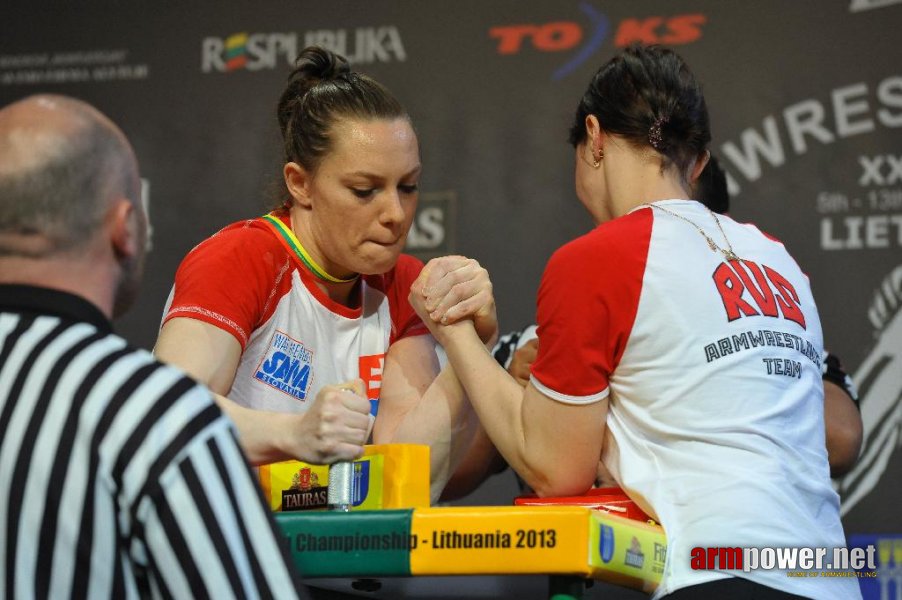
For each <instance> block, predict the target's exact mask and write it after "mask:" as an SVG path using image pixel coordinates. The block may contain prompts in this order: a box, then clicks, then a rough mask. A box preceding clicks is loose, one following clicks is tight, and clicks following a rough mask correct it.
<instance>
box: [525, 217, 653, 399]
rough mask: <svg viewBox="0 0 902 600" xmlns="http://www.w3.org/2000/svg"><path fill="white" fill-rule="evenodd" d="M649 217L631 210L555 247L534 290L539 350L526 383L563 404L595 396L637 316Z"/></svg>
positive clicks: (602, 390)
mask: <svg viewBox="0 0 902 600" xmlns="http://www.w3.org/2000/svg"><path fill="white" fill-rule="evenodd" d="M651 224H652V216H651V211H650V210H643V211H638V212H636V213H632V214H630V215H627V216H625V217H621V218H620V219H616V220H614V221H610V222H609V223H606V224H604V225H601V226H599V227H598V228H596V229H595V230H594V231H592V232H591V233H589V234H588V235H585V236H583V237H581V238H578V239H576V240H574V241H573V242H570V243H569V244H567V245H565V246H564V247H563V248H561V249H560V250H558V251H557V252H555V253H554V255H553V256H552V257H551V260H549V261H548V265H547V266H546V268H545V272H544V274H543V275H542V282H541V284H540V286H539V294H538V308H537V319H538V325H539V329H538V335H539V340H540V341H539V354H538V356H537V358H536V362H535V363H533V365H532V368H531V372H532V375H533V377H532V382H533V385H535V386H536V388H538V389H539V391H541V392H542V393H543V394H545V395H546V396H549V397H551V398H554V399H555V400H558V401H561V402H566V403H570V404H587V403H591V402H597V401H599V400H602V399H603V398H605V397H606V396H607V394H608V381H609V378H610V376H611V374H612V373H613V372H614V369H616V367H617V364H618V363H619V362H620V357H621V356H622V355H623V351H624V349H625V348H626V344H627V342H628V341H629V336H630V331H631V330H632V327H633V322H634V321H635V318H636V312H637V310H638V306H639V296H640V294H641V292H642V278H643V276H644V273H645V262H646V258H647V256H648V245H649V240H650V237H651Z"/></svg>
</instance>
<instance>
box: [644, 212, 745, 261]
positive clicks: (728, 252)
mask: <svg viewBox="0 0 902 600" xmlns="http://www.w3.org/2000/svg"><path fill="white" fill-rule="evenodd" d="M639 206H647V207H648V208H657V209H658V210H661V211H664V212H666V213H667V214H668V215H672V216H674V217H676V218H677V219H682V220H683V221H686V222H687V223H689V224H690V225H692V226H693V227H695V229H696V231H698V232H699V233H700V234H702V237H703V238H705V241H707V242H708V247H709V248H711V251H712V252H720V253H721V254H723V256H724V258H726V259H727V260H739V257H738V256H736V253H735V252H733V245H732V244H730V240H729V239H728V238H727V234H726V233H725V232H724V230H723V227H722V226H721V225H720V219H718V218H717V215H716V214H715V213H714V211H713V210H711V209H710V208H708V207H707V206H705V208H708V212H709V213H711V216H712V217H713V218H714V222H715V223H717V228H718V229H719V230H720V235H722V236H723V239H724V241H725V242H726V243H727V247H726V248H722V247H720V246H719V245H717V243H716V242H715V241H714V240H712V239H711V236H709V235H708V234H707V233H705V231H704V230H703V229H702V228H701V227H699V226H698V224H697V223H696V222H695V221H692V220H691V219H687V218H686V217H684V216H683V215H681V214H678V213H675V212H673V211H672V210H667V209H666V208H664V207H663V206H658V205H657V204H650V203H648V202H646V203H644V204H640V205H639Z"/></svg>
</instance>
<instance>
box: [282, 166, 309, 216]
mask: <svg viewBox="0 0 902 600" xmlns="http://www.w3.org/2000/svg"><path fill="white" fill-rule="evenodd" d="M282 176H283V177H284V178H285V187H286V188H288V193H289V194H291V197H292V198H294V201H295V202H297V203H298V204H299V205H301V206H303V207H304V208H311V206H312V205H313V203H312V201H311V198H310V184H311V181H312V175H311V174H310V173H309V172H308V171H307V169H305V168H304V167H302V166H301V165H299V164H298V163H296V162H290V163H286V164H285V166H284V167H283V168H282Z"/></svg>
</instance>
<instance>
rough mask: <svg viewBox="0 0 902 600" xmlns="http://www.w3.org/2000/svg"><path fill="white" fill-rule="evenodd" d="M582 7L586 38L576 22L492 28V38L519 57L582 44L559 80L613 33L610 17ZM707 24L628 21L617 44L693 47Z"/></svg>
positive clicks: (684, 19)
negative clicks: (525, 51) (527, 52)
mask: <svg viewBox="0 0 902 600" xmlns="http://www.w3.org/2000/svg"><path fill="white" fill-rule="evenodd" d="M579 8H580V10H581V11H582V12H583V14H584V15H586V17H587V18H588V20H589V24H588V32H587V35H585V36H584V34H585V33H586V31H585V30H584V26H583V25H580V24H579V23H574V22H573V21H555V22H553V23H544V24H520V25H501V26H497V27H492V28H491V29H490V30H489V36H490V37H492V38H493V39H497V40H498V47H497V51H498V54H519V53H520V52H521V51H523V49H524V48H525V47H530V46H531V47H532V48H534V49H536V50H538V51H540V52H562V51H564V50H571V49H574V48H577V46H578V45H579V44H580V43H581V42H582V45H581V46H579V48H578V51H577V53H576V54H575V55H574V56H573V57H572V58H571V59H570V60H569V61H568V62H566V63H565V64H563V65H562V66H560V67H559V68H558V69H557V70H556V71H555V72H554V73H553V74H552V76H551V78H552V79H555V80H557V79H562V78H564V77H566V76H567V75H569V74H570V73H572V72H573V71H575V70H576V69H577V67H579V66H580V65H581V64H583V63H584V62H586V60H588V59H589V57H591V56H592V55H593V54H595V52H597V51H598V49H599V48H601V45H602V44H603V43H604V41H605V40H606V39H607V37H608V34H609V33H610V31H611V25H610V22H609V20H608V18H607V17H606V16H605V15H604V14H603V13H601V12H599V11H598V10H597V9H596V8H595V7H594V6H592V5H591V4H589V3H588V2H580V4H579ZM706 21H707V17H706V16H705V15H703V14H699V13H691V14H683V15H674V16H669V17H664V16H652V17H645V18H641V19H640V18H628V19H624V20H623V21H621V22H620V23H619V24H618V26H617V31H616V32H615V34H614V45H615V46H617V47H618V48H622V47H624V46H628V45H630V44H632V43H634V42H639V43H642V44H666V45H671V46H673V45H678V44H689V43H691V42H694V41H696V40H698V39H699V38H701V36H702V31H701V28H702V25H704V24H705V22H706ZM584 37H585V38H586V40H585V42H583V38H584Z"/></svg>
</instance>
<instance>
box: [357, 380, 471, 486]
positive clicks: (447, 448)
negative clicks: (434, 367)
mask: <svg viewBox="0 0 902 600" xmlns="http://www.w3.org/2000/svg"><path fill="white" fill-rule="evenodd" d="M377 423H378V419H377ZM476 425H477V422H476V415H475V413H474V412H473V408H472V406H471V405H470V402H469V400H468V399H467V396H466V394H465V393H464V390H463V388H462V387H461V385H460V383H459V382H458V380H457V377H456V376H455V374H454V370H453V369H452V367H451V366H450V365H447V366H446V367H445V368H444V369H443V370H442V371H441V372H440V373H439V375H438V376H437V377H435V379H434V380H433V381H432V383H431V384H429V386H428V387H427V388H426V390H424V391H423V392H422V395H421V396H420V398H419V401H417V402H416V403H415V404H413V406H411V407H410V408H409V409H408V410H407V412H405V413H404V414H403V416H402V417H401V418H400V419H399V420H398V421H397V426H396V427H394V428H386V427H381V428H380V427H377V428H376V431H375V433H374V441H375V442H376V443H404V444H424V445H427V446H429V462H430V476H431V490H432V497H433V499H437V498H438V497H439V495H440V494H441V492H442V490H443V489H444V487H445V485H446V484H447V482H448V480H449V479H450V478H451V475H452V474H453V473H454V470H455V469H456V468H457V466H458V465H459V464H460V462H461V460H462V459H463V457H464V455H465V454H466V452H467V449H468V448H469V447H470V444H471V442H472V439H473V435H474V432H475V430H476Z"/></svg>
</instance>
